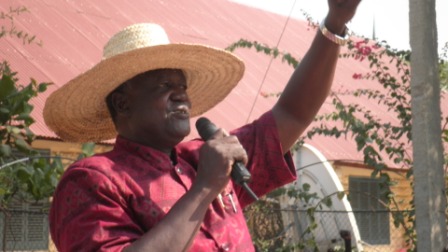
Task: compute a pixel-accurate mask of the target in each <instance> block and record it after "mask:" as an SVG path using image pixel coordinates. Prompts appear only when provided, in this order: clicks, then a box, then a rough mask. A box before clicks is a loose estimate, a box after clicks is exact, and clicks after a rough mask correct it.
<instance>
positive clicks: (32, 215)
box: [0, 201, 49, 251]
mask: <svg viewBox="0 0 448 252" xmlns="http://www.w3.org/2000/svg"><path fill="white" fill-rule="evenodd" d="M47 204H48V203H42V202H33V203H25V202H19V201H12V202H11V204H10V206H9V210H8V211H6V212H1V213H0V234H1V237H0V248H1V249H3V248H5V249H6V250H14V251H16V250H48V239H49V237H48V236H49V231H48V214H46V213H43V212H42V209H43V208H44V207H48V205H47ZM4 240H5V241H6V246H4V244H3V241H4Z"/></svg>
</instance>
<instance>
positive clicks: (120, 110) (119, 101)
mask: <svg viewBox="0 0 448 252" xmlns="http://www.w3.org/2000/svg"><path fill="white" fill-rule="evenodd" d="M111 101H112V106H113V108H114V110H115V112H116V114H117V116H128V115H129V112H130V106H129V97H128V95H127V94H125V93H122V92H114V93H112V94H111Z"/></svg>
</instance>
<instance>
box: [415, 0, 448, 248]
mask: <svg viewBox="0 0 448 252" xmlns="http://www.w3.org/2000/svg"><path fill="white" fill-rule="evenodd" d="M409 28H410V31H409V34H410V45H411V50H412V55H411V95H412V103H411V107H412V142H413V159H414V193H415V194H414V202H415V217H416V229H417V251H431V252H441V251H443V250H444V248H445V247H446V242H447V238H446V234H447V233H446V218H445V209H446V197H445V182H444V178H445V174H444V171H443V145H442V140H441V110H440V80H439V70H438V69H439V66H438V53H437V24H436V9H435V0H409Z"/></svg>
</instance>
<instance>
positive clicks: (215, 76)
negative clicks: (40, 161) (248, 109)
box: [43, 44, 245, 142]
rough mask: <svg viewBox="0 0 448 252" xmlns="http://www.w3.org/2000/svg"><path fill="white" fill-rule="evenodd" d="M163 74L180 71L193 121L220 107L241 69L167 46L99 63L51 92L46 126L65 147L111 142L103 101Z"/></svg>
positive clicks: (203, 49) (226, 58)
mask: <svg viewBox="0 0 448 252" xmlns="http://www.w3.org/2000/svg"><path fill="white" fill-rule="evenodd" d="M163 68H171V69H181V70H183V72H184V74H185V77H186V79H187V84H188V91H187V92H188V95H189V98H190V100H191V103H192V109H191V111H190V113H191V116H192V117H194V116H197V115H200V114H202V113H204V112H206V111H207V110H209V109H210V108H212V107H214V106H215V105H216V104H218V103H219V102H220V101H222V100H223V99H224V98H225V97H226V96H227V95H228V94H229V93H230V91H231V90H232V89H233V88H234V87H235V86H236V85H237V84H238V82H239V81H240V80H241V78H242V77H243V74H244V69H245V67H244V63H243V61H242V60H240V59H239V58H238V57H236V56H235V55H233V54H231V53H229V52H227V51H224V50H221V49H217V48H213V47H208V46H203V45H190V44H167V45H158V46H151V47H144V48H140V49H136V50H132V51H129V52H125V53H122V54H119V55H116V56H113V57H111V58H108V59H104V60H102V61H101V62H100V63H98V64H97V65H95V66H94V67H93V68H91V69H90V70H88V71H86V72H85V73H83V74H81V75H79V76H77V77H76V78H74V79H73V80H71V81H69V82H68V83H67V84H65V85H64V86H62V87H61V88H59V89H58V90H56V91H55V92H53V93H52V94H51V95H50V96H49V97H48V99H47V100H46V103H45V107H44V111H43V115H44V120H45V123H46V124H47V125H48V127H49V128H50V129H51V130H53V131H54V132H55V133H56V134H57V135H58V136H59V137H60V138H61V139H63V140H65V141H71V142H90V141H93V142H99V141H103V140H108V139H112V138H114V137H116V134H117V132H116V130H115V126H114V124H113V122H112V119H111V117H110V114H109V111H108V109H107V105H106V102H105V99H106V96H107V95H108V94H109V93H110V92H111V91H113V90H114V89H115V88H117V87H118V86H119V85H121V84H122V83H124V82H125V81H126V80H129V79H131V78H132V77H134V76H136V75H138V74H141V73H144V72H146V71H149V70H155V69H163Z"/></svg>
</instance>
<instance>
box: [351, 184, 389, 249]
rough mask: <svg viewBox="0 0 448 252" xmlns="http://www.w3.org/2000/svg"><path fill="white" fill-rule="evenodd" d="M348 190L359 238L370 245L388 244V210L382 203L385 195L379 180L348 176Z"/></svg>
mask: <svg viewBox="0 0 448 252" xmlns="http://www.w3.org/2000/svg"><path fill="white" fill-rule="evenodd" d="M349 191H350V203H351V205H352V208H353V211H354V214H355V218H356V223H357V224H358V229H359V232H360V233H361V239H362V240H363V241H364V242H366V243H368V244H372V245H380V244H389V243H390V228H389V225H390V223H389V212H388V211H387V208H386V207H385V206H384V204H383V203H382V202H386V195H384V193H383V192H384V190H383V189H382V188H381V184H380V180H379V179H372V178H359V177H350V178H349Z"/></svg>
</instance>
